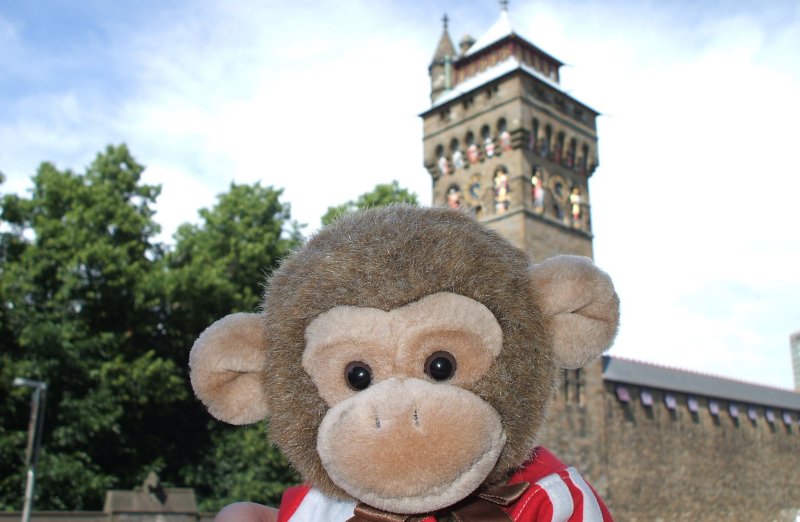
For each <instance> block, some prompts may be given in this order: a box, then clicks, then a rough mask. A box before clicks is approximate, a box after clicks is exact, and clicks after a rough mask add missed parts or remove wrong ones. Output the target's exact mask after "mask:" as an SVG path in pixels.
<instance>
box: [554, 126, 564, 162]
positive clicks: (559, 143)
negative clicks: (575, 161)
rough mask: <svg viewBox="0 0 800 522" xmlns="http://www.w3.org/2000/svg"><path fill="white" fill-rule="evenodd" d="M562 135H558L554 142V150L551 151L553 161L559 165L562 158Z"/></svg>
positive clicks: (560, 133) (561, 133)
mask: <svg viewBox="0 0 800 522" xmlns="http://www.w3.org/2000/svg"><path fill="white" fill-rule="evenodd" d="M564 139H565V137H564V133H563V132H559V133H558V139H557V140H556V146H555V150H554V151H553V156H554V161H555V162H556V163H561V162H562V160H563V156H564Z"/></svg>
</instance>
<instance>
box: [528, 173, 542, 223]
mask: <svg viewBox="0 0 800 522" xmlns="http://www.w3.org/2000/svg"><path fill="white" fill-rule="evenodd" d="M531 201H532V202H533V210H534V212H536V213H537V214H541V213H542V212H544V171H542V170H541V169H540V168H539V167H538V166H536V165H534V167H533V174H531Z"/></svg>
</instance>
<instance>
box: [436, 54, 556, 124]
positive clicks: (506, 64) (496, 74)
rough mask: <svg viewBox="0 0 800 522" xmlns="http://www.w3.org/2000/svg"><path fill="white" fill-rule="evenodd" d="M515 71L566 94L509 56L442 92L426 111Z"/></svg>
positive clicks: (545, 78)
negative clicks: (523, 72) (518, 70)
mask: <svg viewBox="0 0 800 522" xmlns="http://www.w3.org/2000/svg"><path fill="white" fill-rule="evenodd" d="M517 69H520V70H523V71H525V72H527V73H528V74H530V75H531V76H535V77H536V78H538V79H539V80H542V81H543V82H545V83H546V84H547V85H549V86H550V87H552V88H554V89H556V90H558V91H559V92H562V93H564V94H567V93H566V92H565V91H564V90H563V89H562V88H561V86H560V85H559V84H558V83H556V82H554V81H553V80H551V79H550V78H548V77H547V76H545V75H544V74H542V73H541V72H539V71H537V70H536V69H534V68H533V67H530V66H528V65H526V64H524V63H522V62H520V61H519V60H517V59H516V58H515V57H514V56H510V57H509V58H507V59H506V60H503V61H502V62H500V63H498V64H496V65H494V66H492V67H489V68H488V69H486V70H485V71H481V72H480V73H478V74H476V75H475V76H472V77H471V78H467V79H466V80H464V81H463V82H461V83H459V84H457V85H456V86H454V87H453V88H452V89H448V90H446V91H444V92H443V93H442V94H440V95H439V97H438V98H436V99H435V100H434V101H433V104H432V105H431V108H430V109H428V110H432V109H435V108H437V107H440V106H442V105H444V104H445V103H447V102H449V101H452V100H455V99H456V98H458V97H459V96H461V95H462V94H466V93H468V92H470V91H473V90H475V89H477V88H479V87H483V86H484V85H486V84H487V83H489V82H491V81H493V80H496V79H498V78H500V77H501V76H505V75H506V74H508V73H510V72H512V71H516V70H517ZM426 112H427V111H426Z"/></svg>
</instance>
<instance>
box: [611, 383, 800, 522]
mask: <svg viewBox="0 0 800 522" xmlns="http://www.w3.org/2000/svg"><path fill="white" fill-rule="evenodd" d="M614 388H615V385H614V383H611V382H605V383H604V390H605V394H604V401H605V408H604V409H605V413H606V415H605V419H604V421H605V422H604V423H603V429H604V432H605V443H606V450H605V453H606V455H607V466H608V468H607V470H608V477H609V487H608V497H607V500H608V502H609V505H610V506H612V509H613V510H614V512H615V514H616V516H617V517H618V518H619V519H620V520H629V521H631V522H635V521H645V520H647V521H652V520H656V519H659V518H660V519H662V520H665V521H668V520H675V521H678V520H681V521H682V520H687V521H688V520H692V521H702V520H709V521H711V520H714V521H716V520H780V518H781V516H782V515H781V514H782V513H785V512H786V511H787V510H794V511H795V512H797V510H800V467H799V466H798V465H799V464H800V433H798V424H797V417H796V413H794V414H793V416H792V417H791V420H792V423H791V424H790V425H787V424H786V423H784V421H783V419H782V414H781V411H780V410H778V411H776V412H775V420H774V422H772V423H770V422H768V421H767V419H766V418H765V409H764V408H762V407H756V414H757V417H756V420H755V421H751V420H750V419H749V418H748V416H747V411H746V410H745V408H743V407H742V405H741V404H738V405H737V407H738V409H739V412H738V417H733V416H732V415H731V413H730V411H729V409H728V408H729V404H730V403H729V402H728V401H725V400H722V399H714V400H715V402H716V403H717V405H718V407H719V413H718V414H717V415H713V414H712V412H711V411H710V409H709V400H710V399H709V398H706V397H697V402H698V405H697V406H698V407H697V410H698V411H697V412H696V413H693V412H691V411H689V408H688V407H687V396H686V395H684V394H680V393H673V394H672V395H674V396H675V398H676V406H675V409H674V410H670V409H668V408H667V406H666V404H665V402H664V393H665V392H663V391H661V390H648V391H649V392H650V393H651V394H652V398H653V405H652V406H649V407H648V406H645V405H643V404H642V401H641V398H640V392H641V388H639V387H635V386H627V385H626V388H628V390H629V394H630V397H631V401H630V402H629V403H623V402H621V401H620V400H619V399H618V398H617V397H616V395H615V389H614Z"/></svg>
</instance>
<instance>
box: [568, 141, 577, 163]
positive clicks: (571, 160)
mask: <svg viewBox="0 0 800 522" xmlns="http://www.w3.org/2000/svg"><path fill="white" fill-rule="evenodd" d="M577 148H578V142H577V141H575V138H572V139H571V140H569V149H567V157H566V159H565V165H566V166H567V167H569V168H573V167H574V166H575V151H576V150H577Z"/></svg>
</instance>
